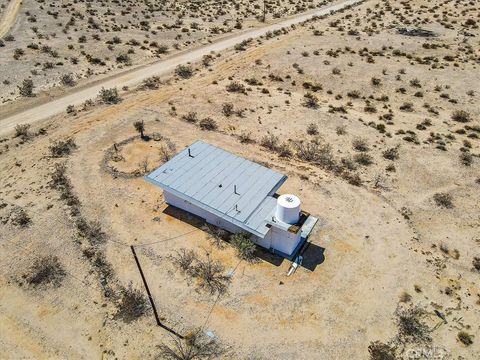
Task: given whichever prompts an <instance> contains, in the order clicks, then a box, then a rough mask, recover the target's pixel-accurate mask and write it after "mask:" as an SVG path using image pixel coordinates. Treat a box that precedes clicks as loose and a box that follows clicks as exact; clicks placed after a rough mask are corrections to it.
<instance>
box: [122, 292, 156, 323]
mask: <svg viewBox="0 0 480 360" xmlns="http://www.w3.org/2000/svg"><path fill="white" fill-rule="evenodd" d="M149 308H150V307H149V305H148V301H147V298H146V297H145V295H144V294H143V293H142V292H141V291H140V290H138V289H135V288H133V287H132V284H129V285H128V287H121V288H120V298H119V299H118V303H117V312H116V313H115V318H116V319H120V320H122V321H124V322H126V323H131V322H132V321H135V320H137V319H139V318H141V317H142V316H143V315H145V314H146V312H147V311H148V309H149Z"/></svg>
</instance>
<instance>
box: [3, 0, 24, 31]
mask: <svg viewBox="0 0 480 360" xmlns="http://www.w3.org/2000/svg"><path fill="white" fill-rule="evenodd" d="M21 2H22V1H21V0H11V1H10V4H8V6H7V7H6V8H5V11H4V12H3V14H2V16H1V19H0V38H1V37H4V36H5V35H7V33H8V31H9V30H10V28H11V27H12V26H13V24H15V20H16V19H17V15H18V11H19V10H20V4H21Z"/></svg>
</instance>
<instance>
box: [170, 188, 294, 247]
mask: <svg viewBox="0 0 480 360" xmlns="http://www.w3.org/2000/svg"><path fill="white" fill-rule="evenodd" d="M163 196H164V198H165V201H166V202H167V203H168V204H170V205H172V206H175V207H177V208H180V209H182V210H185V211H188V212H189V213H191V214H194V215H197V216H199V217H201V218H202V219H205V221H206V222H207V223H209V224H212V225H215V226H218V227H219V228H222V229H225V230H227V231H229V232H231V233H238V232H245V230H243V229H242V228H240V227H238V226H236V225H234V224H232V223H230V222H229V221H226V220H225V219H222V218H221V217H219V216H217V215H214V214H212V213H210V212H208V211H206V210H204V209H201V208H199V207H198V206H196V205H193V204H192V203H190V202H188V201H186V200H184V199H181V198H179V197H178V196H176V195H173V194H172V193H170V192H168V191H164V192H163ZM300 238H301V232H300V231H299V232H298V233H297V234H293V233H291V232H289V231H285V230H281V229H278V228H275V227H271V228H270V231H269V232H268V233H267V234H266V235H265V237H264V238H260V237H258V236H255V235H253V236H252V237H251V239H252V241H253V242H255V243H256V244H257V245H259V246H261V247H264V248H266V249H271V248H273V249H275V250H278V251H281V252H283V253H285V254H287V255H290V254H291V253H292V251H293V250H295V247H296V246H297V244H298V243H299V242H300Z"/></svg>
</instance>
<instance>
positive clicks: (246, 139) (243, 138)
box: [238, 131, 255, 144]
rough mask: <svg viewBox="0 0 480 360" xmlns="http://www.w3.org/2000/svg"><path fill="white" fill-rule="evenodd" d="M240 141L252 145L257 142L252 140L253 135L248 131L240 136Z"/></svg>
mask: <svg viewBox="0 0 480 360" xmlns="http://www.w3.org/2000/svg"><path fill="white" fill-rule="evenodd" d="M238 140H240V142H241V143H242V144H251V143H254V142H255V140H253V138H252V133H251V132H246V131H243V132H241V133H240V134H239V135H238Z"/></svg>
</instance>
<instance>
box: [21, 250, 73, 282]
mask: <svg viewBox="0 0 480 360" xmlns="http://www.w3.org/2000/svg"><path fill="white" fill-rule="evenodd" d="M65 275H66V271H65V270H64V268H63V266H62V264H61V263H60V261H59V260H58V257H56V256H54V255H48V256H45V257H41V258H39V259H36V260H35V261H34V263H33V265H32V266H31V267H30V269H29V270H28V272H27V273H26V274H24V275H23V276H22V279H23V280H24V281H25V282H26V284H27V285H29V286H32V287H34V288H37V287H48V286H51V287H54V288H58V287H59V286H60V285H61V283H62V281H63V279H64V278H65Z"/></svg>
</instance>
